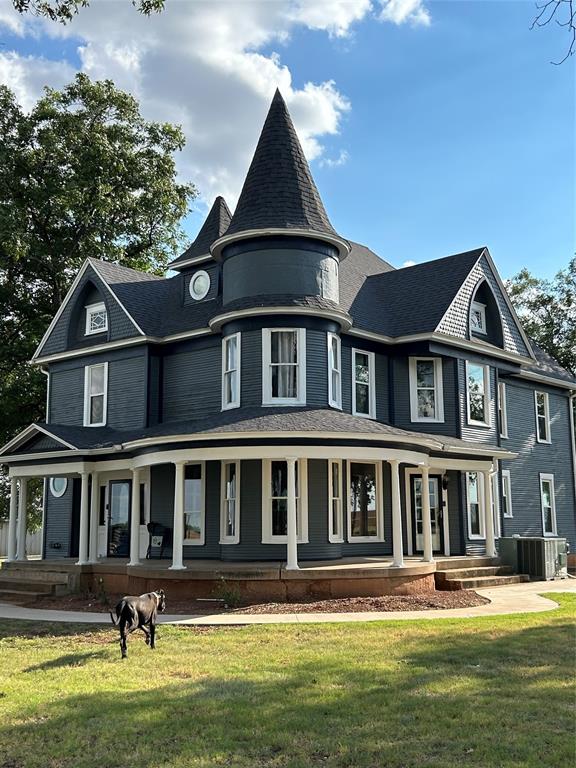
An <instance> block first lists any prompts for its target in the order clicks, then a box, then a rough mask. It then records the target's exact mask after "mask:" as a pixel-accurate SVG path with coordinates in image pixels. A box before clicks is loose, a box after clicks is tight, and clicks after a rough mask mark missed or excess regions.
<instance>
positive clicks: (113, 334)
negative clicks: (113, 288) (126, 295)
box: [39, 266, 140, 356]
mask: <svg viewBox="0 0 576 768" xmlns="http://www.w3.org/2000/svg"><path fill="white" fill-rule="evenodd" d="M90 284H92V285H93V286H95V287H96V289H97V290H98V292H99V293H100V295H101V299H102V301H104V303H105V304H106V309H107V311H108V331H107V332H106V333H97V334H94V335H93V336H86V335H84V334H83V333H81V328H82V327H83V324H84V323H85V313H84V305H85V303H86V300H85V298H84V297H85V295H90V294H91V295H92V298H94V294H93V291H91V290H90V287H89V286H90ZM87 291H89V292H90V294H87V293H86V292H87ZM91 301H92V299H91ZM72 324H75V325H74V327H72ZM139 335H140V333H139V331H138V329H137V328H136V326H135V325H134V323H133V322H132V321H131V320H130V319H129V317H128V316H127V315H126V313H125V312H124V310H123V309H122V308H121V307H120V305H119V304H118V302H117V301H116V300H115V299H114V298H113V297H112V296H111V295H110V293H109V291H108V290H107V288H106V287H105V285H104V283H103V282H102V280H101V278H100V277H99V275H98V274H96V271H95V270H94V269H93V268H92V267H91V266H88V268H87V269H86V272H85V273H84V275H83V276H82V278H81V280H80V282H79V283H78V285H77V286H76V289H75V290H74V293H73V294H72V296H71V297H70V300H69V302H68V304H67V305H66V307H65V308H64V311H63V312H62V314H61V315H60V317H59V319H58V322H57V323H56V325H55V326H54V328H53V329H52V332H51V333H50V335H49V336H48V338H47V339H46V341H45V342H44V344H43V346H42V348H41V349H40V350H39V355H40V356H45V355H54V354H57V353H59V352H65V351H67V350H68V349H71V348H75V347H89V346H94V345H96V344H103V343H105V342H107V341H119V340H120V339H128V338H131V337H133V336H139Z"/></svg>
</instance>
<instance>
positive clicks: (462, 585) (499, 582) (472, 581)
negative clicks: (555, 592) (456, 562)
mask: <svg viewBox="0 0 576 768" xmlns="http://www.w3.org/2000/svg"><path fill="white" fill-rule="evenodd" d="M526 581H530V576H528V575H527V574H525V573H515V574H511V575H508V576H474V577H472V578H465V579H446V580H445V581H443V582H440V583H438V584H437V586H438V588H439V589H441V590H458V589H481V588H482V587H501V586H507V585H510V584H522V583H523V582H526Z"/></svg>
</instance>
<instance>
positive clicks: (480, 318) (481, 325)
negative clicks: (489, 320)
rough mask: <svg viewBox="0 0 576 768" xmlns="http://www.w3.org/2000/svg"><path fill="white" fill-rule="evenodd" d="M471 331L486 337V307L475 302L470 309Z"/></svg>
mask: <svg viewBox="0 0 576 768" xmlns="http://www.w3.org/2000/svg"><path fill="white" fill-rule="evenodd" d="M470 330H471V331H472V333H481V334H483V335H486V305H485V304H481V303H480V302H479V301H473V302H472V306H471V308H470Z"/></svg>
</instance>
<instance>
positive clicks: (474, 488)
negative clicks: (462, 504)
mask: <svg viewBox="0 0 576 768" xmlns="http://www.w3.org/2000/svg"><path fill="white" fill-rule="evenodd" d="M466 503H467V511H468V538H469V539H484V538H486V535H485V533H484V515H483V514H482V511H483V506H484V485H483V483H482V476H481V474H480V472H467V473H466Z"/></svg>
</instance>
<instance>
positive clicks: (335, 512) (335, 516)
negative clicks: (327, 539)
mask: <svg viewBox="0 0 576 768" xmlns="http://www.w3.org/2000/svg"><path fill="white" fill-rule="evenodd" d="M332 535H333V536H340V500H339V499H332Z"/></svg>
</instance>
